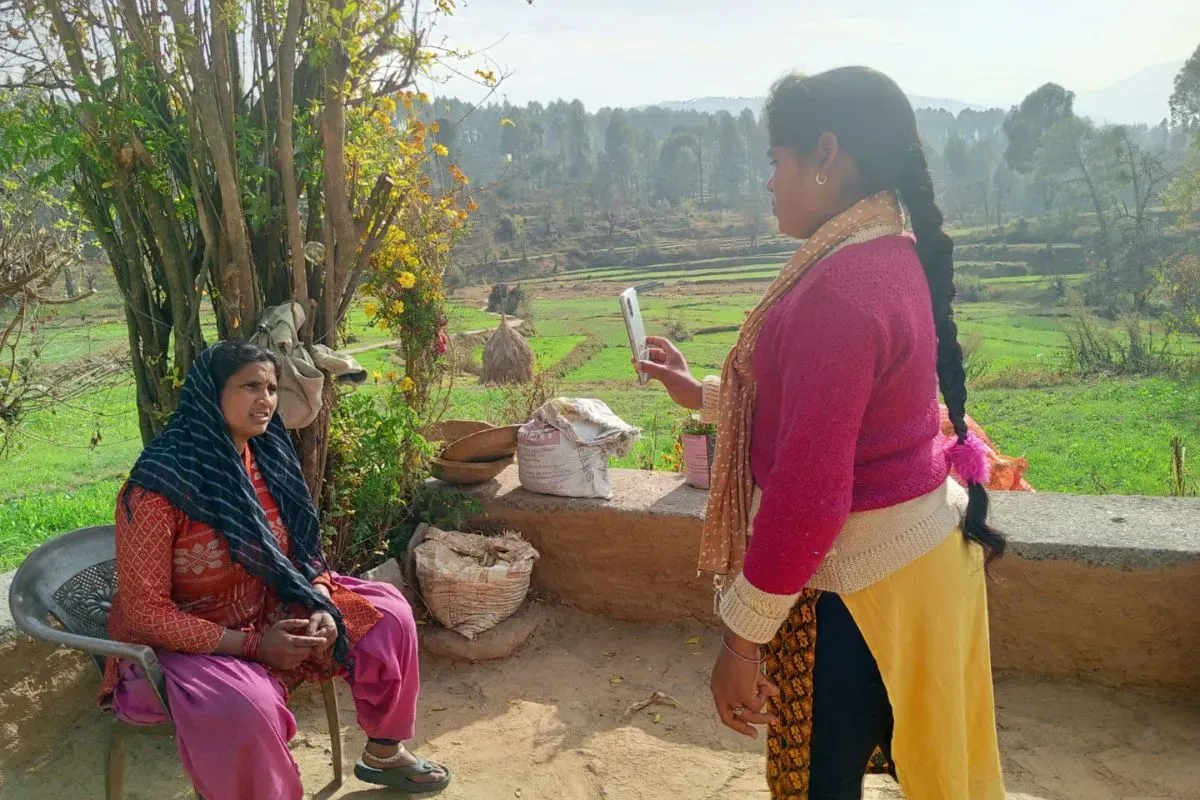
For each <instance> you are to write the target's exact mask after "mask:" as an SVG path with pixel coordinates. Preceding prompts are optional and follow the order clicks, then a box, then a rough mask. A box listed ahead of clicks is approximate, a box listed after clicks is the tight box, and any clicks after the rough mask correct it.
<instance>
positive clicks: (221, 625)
mask: <svg viewBox="0 0 1200 800" xmlns="http://www.w3.org/2000/svg"><path fill="white" fill-rule="evenodd" d="M245 466H246V470H247V471H248V472H249V473H250V477H251V479H252V481H253V483H254V489H255V491H256V492H257V493H258V500H259V502H260V503H261V504H262V506H263V510H264V511H265V512H266V514H267V520H268V521H269V522H270V523H271V529H272V530H273V531H274V532H275V537H276V540H277V541H278V542H279V546H280V548H281V549H282V550H283V552H285V553H286V552H289V547H290V542H289V539H288V532H287V529H286V528H285V527H284V525H283V522H282V521H281V518H280V514H279V507H278V506H277V505H276V503H275V498H273V497H272V496H271V493H270V491H269V490H268V489H267V484H266V481H265V480H263V477H262V475H261V474H260V473H259V471H258V468H257V466H256V465H255V463H254V457H253V455H251V452H250V448H246V452H245ZM126 491H129V492H132V494H131V495H130V497H129V500H130V503H129V505H130V508H131V510H132V514H130V515H128V516H127V515H126V514H125V509H124V502H123V500H122V499H121V498H118V501H117V514H116V545H117V594H116V596H115V597H114V598H113V606H112V612H111V614H110V615H109V618H108V634H109V637H110V638H112V639H114V640H117V641H122V642H131V643H134V644H145V645H149V646H150V647H154V648H157V649H162V650H172V651H175V652H179V653H212V652H213V651H215V650H216V648H217V645H218V643H219V642H220V641H221V636H222V635H224V633H225V631H226V630H237V631H250V630H257V631H265V630H266V629H267V628H268V627H270V626H271V625H272V624H273V623H275V622H277V621H278V620H280V619H286V618H288V617H307V616H308V614H307V613H306V612H304V610H303V609H298V608H288V607H286V606H284V605H283V604H281V603H279V602H278V601H277V599H276V598H275V597H274V596H273V595H272V594H271V593H270V592H269V591H268V589H267V585H266V584H265V583H264V582H263V581H262V580H260V579H259V578H256V577H254V576H252V575H250V574H249V573H247V572H246V571H245V570H244V569H242V567H241V566H239V565H238V564H235V563H234V562H233V561H232V559H231V557H230V554H229V547H228V546H227V545H226V543H225V540H224V539H223V538H222V537H221V535H220V534H219V533H218V532H217V531H215V530H213V528H212V527H210V526H209V525H206V524H204V523H202V522H198V521H196V520H192V519H189V518H188V517H187V516H186V515H185V514H184V513H183V512H182V511H180V510H179V509H177V508H175V507H174V506H173V505H171V504H170V502H168V501H167V499H166V498H164V497H163V496H162V495H159V494H155V493H153V492H148V491H145V490H144V489H141V488H140V487H129V486H126V487H124V488H123V489H122V495H123V494H124V493H125V492H126ZM315 583H317V584H320V585H324V586H325V587H326V588H328V589H329V591H330V595H331V599H332V600H333V603H334V605H336V606H337V608H338V610H339V611H340V612H341V614H342V618H343V621H344V622H345V624H346V632H347V634H348V636H349V639H350V645H351V646H353V645H355V644H356V643H357V642H358V641H359V640H360V639H361V638H362V637H363V636H364V635H366V633H367V632H368V631H370V630H371V628H372V627H374V625H375V623H376V622H378V621H379V619H380V618H381V616H382V615H381V614H380V613H379V612H378V611H377V610H376V609H375V607H374V606H372V605H371V603H370V602H369V601H367V600H366V599H364V598H362V597H360V596H359V595H357V594H355V593H354V592H352V591H350V590H349V589H347V588H345V587H343V586H342V585H340V584H339V583H338V581H337V579H336V578H335V577H332V576H330V575H329V574H328V573H327V574H325V575H322V576H320V577H319V578H317V580H316V581H315ZM333 669H334V667H333V663H332V660H331V659H330V658H329V657H328V656H326V657H324V658H322V659H321V660H320V661H314V662H308V663H305V664H302V665H301V666H300V667H299V668H297V669H295V670H291V671H288V672H286V673H283V672H278V673H275V677H276V678H278V679H279V681H280V683H282V684H283V685H284V686H292V685H295V684H297V683H300V682H302V681H304V680H315V679H320V678H324V677H327V676H328V675H329V674H331V673H332V672H333ZM116 680H117V663H116V661H115V660H114V659H109V662H108V666H107V669H106V670H105V674H104V681H103V684H102V687H101V693H100V696H101V702H102V703H103V702H106V701H107V699H108V697H109V695H110V694H111V691H112V688H113V686H114V685H115V684H116Z"/></svg>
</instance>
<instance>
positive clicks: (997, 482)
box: [940, 406, 1033, 492]
mask: <svg viewBox="0 0 1200 800" xmlns="http://www.w3.org/2000/svg"><path fill="white" fill-rule="evenodd" d="M940 408H941V412H942V435H944V436H946V437H948V438H950V439H953V438H954V426H953V425H952V424H951V423H950V414H949V412H947V411H946V407H945V406H940ZM967 428H968V429H970V431H971V432H972V433H974V434H975V435H976V436H978V437H979V438H980V439H981V440H983V443H984V444H986V445H987V450H988V454H987V459H988V466H989V467H990V468H991V477H990V478H989V479H988V485H987V488H988V489H995V490H997V491H1006V492H1032V491H1033V487H1032V486H1030V485H1029V482H1028V481H1026V480H1025V472H1026V471H1027V470H1028V469H1029V462H1028V461H1026V460H1025V459H1023V458H1014V457H1012V456H1006V455H1004V454H1002V453H1001V452H1000V450H999V449H998V448H997V447H996V445H995V444H993V443H992V440H991V439H989V438H988V435H987V434H986V433H984V432H983V428H981V427H980V426H979V423H977V422H976V421H975V420H973V419H971V417H969V416H968V417H967ZM950 474H951V475H952V476H953V478H954V480H956V481H958V482H959V483H961V484H963V485H966V484H965V483H964V482H963V480H962V479H961V478H959V477H958V475H955V474H954V473H953V471H952V472H951V473H950Z"/></svg>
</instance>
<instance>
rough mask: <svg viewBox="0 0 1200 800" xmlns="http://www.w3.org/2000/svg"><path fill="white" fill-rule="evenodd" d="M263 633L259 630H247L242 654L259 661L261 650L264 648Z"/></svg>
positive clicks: (251, 659) (248, 658)
mask: <svg viewBox="0 0 1200 800" xmlns="http://www.w3.org/2000/svg"><path fill="white" fill-rule="evenodd" d="M262 640H263V635H262V634H261V633H259V632H258V631H247V632H246V638H245V639H244V640H243V641H242V655H243V656H245V657H246V659H247V660H249V661H257V660H258V655H259V651H260V650H262Z"/></svg>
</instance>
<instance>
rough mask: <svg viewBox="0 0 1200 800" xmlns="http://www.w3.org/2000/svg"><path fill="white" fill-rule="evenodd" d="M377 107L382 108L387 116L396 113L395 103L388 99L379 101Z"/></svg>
mask: <svg viewBox="0 0 1200 800" xmlns="http://www.w3.org/2000/svg"><path fill="white" fill-rule="evenodd" d="M379 105H381V106H383V110H384V111H386V112H387V113H389V114H395V113H396V101H395V100H393V99H392V98H390V97H385V98H383V99H382V100H380V101H379Z"/></svg>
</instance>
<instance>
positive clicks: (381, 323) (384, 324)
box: [378, 319, 388, 331]
mask: <svg viewBox="0 0 1200 800" xmlns="http://www.w3.org/2000/svg"><path fill="white" fill-rule="evenodd" d="M378 327H379V330H381V331H386V330H387V329H388V321H387V320H386V319H381V320H379V324H378Z"/></svg>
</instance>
